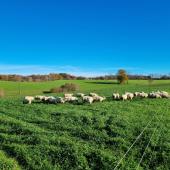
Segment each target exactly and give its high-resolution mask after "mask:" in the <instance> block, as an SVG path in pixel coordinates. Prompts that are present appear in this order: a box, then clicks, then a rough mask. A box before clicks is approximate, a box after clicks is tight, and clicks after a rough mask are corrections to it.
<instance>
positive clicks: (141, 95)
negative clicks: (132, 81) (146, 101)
mask: <svg viewBox="0 0 170 170" xmlns="http://www.w3.org/2000/svg"><path fill="white" fill-rule="evenodd" d="M139 97H141V98H147V97H148V94H147V93H145V92H141V93H139Z"/></svg>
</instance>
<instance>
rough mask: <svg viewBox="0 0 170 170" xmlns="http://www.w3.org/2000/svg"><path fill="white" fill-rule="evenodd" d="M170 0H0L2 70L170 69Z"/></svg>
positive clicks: (88, 72)
mask: <svg viewBox="0 0 170 170" xmlns="http://www.w3.org/2000/svg"><path fill="white" fill-rule="evenodd" d="M169 9H170V1H168V0H71V1H70V0H24V1H23V0H15V1H13V0H5V1H1V2H0V23H1V25H0V73H17V74H32V73H37V74H39V73H42V74H44V73H50V72H67V73H71V74H76V75H87V76H95V75H100V74H102V75H103V74H111V73H115V72H116V71H117V70H118V69H119V68H124V69H126V70H127V71H128V72H129V73H141V74H150V73H161V74H164V73H166V74H167V73H170V10H169Z"/></svg>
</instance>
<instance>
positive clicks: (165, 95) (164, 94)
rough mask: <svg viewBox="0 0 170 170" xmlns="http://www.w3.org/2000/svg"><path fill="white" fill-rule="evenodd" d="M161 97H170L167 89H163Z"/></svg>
mask: <svg viewBox="0 0 170 170" xmlns="http://www.w3.org/2000/svg"><path fill="white" fill-rule="evenodd" d="M161 97H163V98H169V97H170V96H169V93H168V92H166V91H161Z"/></svg>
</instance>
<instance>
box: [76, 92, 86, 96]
mask: <svg viewBox="0 0 170 170" xmlns="http://www.w3.org/2000/svg"><path fill="white" fill-rule="evenodd" d="M76 96H77V97H83V96H85V94H83V93H77V94H76Z"/></svg>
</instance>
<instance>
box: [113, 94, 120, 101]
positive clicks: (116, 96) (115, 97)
mask: <svg viewBox="0 0 170 170" xmlns="http://www.w3.org/2000/svg"><path fill="white" fill-rule="evenodd" d="M112 97H113V99H114V100H119V99H120V95H119V93H113V94H112Z"/></svg>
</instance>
